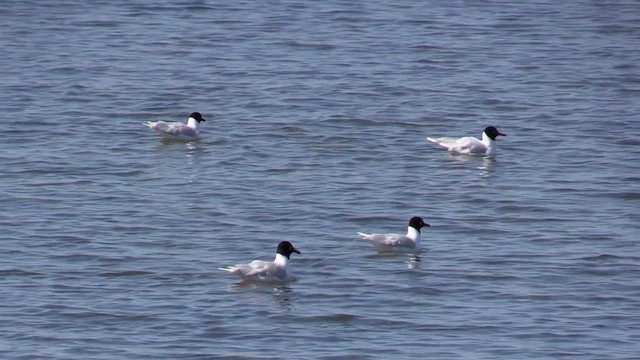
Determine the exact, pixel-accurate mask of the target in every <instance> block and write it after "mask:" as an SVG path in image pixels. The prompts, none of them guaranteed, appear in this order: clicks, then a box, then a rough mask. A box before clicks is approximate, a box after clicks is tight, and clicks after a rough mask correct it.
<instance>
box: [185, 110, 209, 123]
mask: <svg viewBox="0 0 640 360" xmlns="http://www.w3.org/2000/svg"><path fill="white" fill-rule="evenodd" d="M189 117H192V118H194V119H196V121H197V122H200V121H207V120H205V118H203V117H202V115H201V114H200V113H199V112H192V113H191V115H189Z"/></svg>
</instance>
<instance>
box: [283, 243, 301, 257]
mask: <svg viewBox="0 0 640 360" xmlns="http://www.w3.org/2000/svg"><path fill="white" fill-rule="evenodd" d="M291 253H296V254H300V250H298V249H296V248H294V247H293V245H291V243H290V242H288V241H283V242H281V243H280V244H278V254H282V255H283V256H286V257H287V259H288V258H289V255H291Z"/></svg>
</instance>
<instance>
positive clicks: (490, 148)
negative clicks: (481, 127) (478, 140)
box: [482, 131, 496, 155]
mask: <svg viewBox="0 0 640 360" xmlns="http://www.w3.org/2000/svg"><path fill="white" fill-rule="evenodd" d="M482 143H483V144H484V146H486V147H487V150H486V151H485V152H484V154H485V155H493V154H495V152H496V142H495V141H493V140H492V139H491V138H490V137H489V136H488V135H487V134H486V133H485V132H484V131H483V132H482Z"/></svg>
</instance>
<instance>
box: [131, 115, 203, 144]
mask: <svg viewBox="0 0 640 360" xmlns="http://www.w3.org/2000/svg"><path fill="white" fill-rule="evenodd" d="M201 121H206V120H205V119H204V118H203V117H202V115H201V114H200V113H199V112H192V113H191V115H189V120H187V123H186V124H183V123H181V122H175V121H171V122H166V121H149V122H146V123H143V125H146V126H148V127H150V128H151V129H153V130H155V131H156V132H158V133H159V134H161V135H162V136H164V137H166V138H169V139H174V140H184V141H193V140H198V137H199V135H200V122H201Z"/></svg>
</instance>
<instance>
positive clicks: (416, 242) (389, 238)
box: [358, 216, 431, 252]
mask: <svg viewBox="0 0 640 360" xmlns="http://www.w3.org/2000/svg"><path fill="white" fill-rule="evenodd" d="M425 226H431V225H429V224H427V223H425V222H424V220H422V218H420V217H417V216H415V217H412V218H411V220H409V227H408V228H407V234H406V235H402V234H365V233H361V232H358V235H360V237H361V238H363V239H365V240H367V241H368V242H370V243H371V245H373V246H375V247H376V249H378V251H381V252H389V251H418V250H420V229H422V228H423V227H425Z"/></svg>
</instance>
